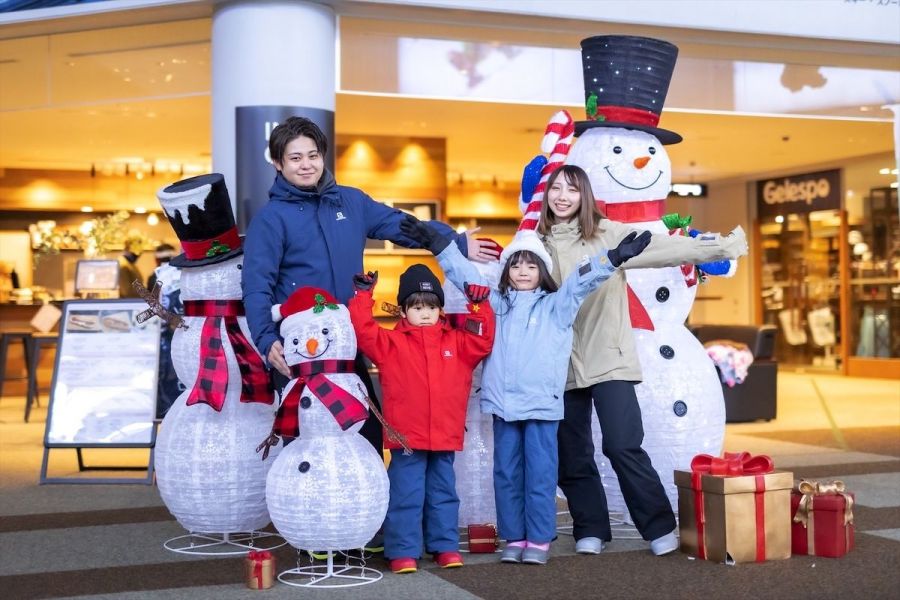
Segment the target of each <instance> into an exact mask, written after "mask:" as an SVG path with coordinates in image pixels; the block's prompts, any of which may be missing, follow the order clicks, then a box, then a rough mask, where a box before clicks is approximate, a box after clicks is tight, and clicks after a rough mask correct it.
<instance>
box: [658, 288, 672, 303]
mask: <svg viewBox="0 0 900 600" xmlns="http://www.w3.org/2000/svg"><path fill="white" fill-rule="evenodd" d="M668 299H669V288H667V287H666V286H662V287H661V288H659V289H658V290H656V300H657V301H658V302H665V301H666V300H668Z"/></svg>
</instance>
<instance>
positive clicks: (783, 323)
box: [760, 210, 843, 370]
mask: <svg viewBox="0 0 900 600" xmlns="http://www.w3.org/2000/svg"><path fill="white" fill-rule="evenodd" d="M840 230H841V213H840V211H839V210H823V211H814V212H809V213H803V214H787V215H777V216H774V217H769V218H767V219H766V220H765V221H761V222H760V234H761V240H762V248H763V257H762V260H763V269H762V299H763V322H764V323H769V324H773V325H775V326H776V327H778V328H779V335H778V336H777V337H776V356H777V357H778V360H779V362H781V363H784V364H786V365H798V366H800V365H802V366H812V367H821V368H823V369H828V370H838V369H839V368H840V367H841V354H842V352H841V350H842V347H841V344H842V343H843V340H841V337H840V315H841V307H840V303H841V297H840V256H839V253H840Z"/></svg>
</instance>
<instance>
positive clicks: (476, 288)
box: [463, 281, 491, 304]
mask: <svg viewBox="0 0 900 600" xmlns="http://www.w3.org/2000/svg"><path fill="white" fill-rule="evenodd" d="M463 289H464V290H465V292H466V298H468V299H469V302H471V303H472V304H481V303H482V302H484V301H485V300H487V298H488V296H490V295H491V288H489V287H488V286H486V285H478V284H477V283H469V282H468V281H466V282H463Z"/></svg>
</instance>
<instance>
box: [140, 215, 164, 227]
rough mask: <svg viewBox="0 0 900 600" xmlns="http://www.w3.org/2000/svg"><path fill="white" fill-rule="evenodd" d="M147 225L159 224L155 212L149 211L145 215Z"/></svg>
mask: <svg viewBox="0 0 900 600" xmlns="http://www.w3.org/2000/svg"><path fill="white" fill-rule="evenodd" d="M135 212H137V211H135ZM147 225H150V226H151V227H154V226H156V225H159V217H157V216H156V213H150V214H149V215H147Z"/></svg>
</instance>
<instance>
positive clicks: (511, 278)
mask: <svg viewBox="0 0 900 600" xmlns="http://www.w3.org/2000/svg"><path fill="white" fill-rule="evenodd" d="M400 228H401V231H402V232H403V233H404V235H406V236H407V237H410V238H412V239H415V240H417V241H419V242H420V243H421V244H422V245H423V246H425V247H427V248H428V249H429V250H431V251H432V252H433V253H434V254H435V256H437V259H438V262H439V263H440V265H441V268H443V270H444V273H445V275H446V276H447V279H449V280H450V281H451V282H453V284H454V285H456V286H457V287H459V288H460V289H465V286H466V284H469V283H478V284H481V285H485V284H486V282H485V280H484V278H483V277H482V275H481V274H480V273H479V272H478V270H477V269H476V268H475V267H474V266H473V265H472V264H471V263H470V262H469V261H468V260H467V259H466V258H464V257H463V256H462V254H461V253H460V252H459V250H458V249H457V248H456V247H455V245H453V244H451V243H450V239H449V238H444V237H442V236H440V235H439V234H436V233H435V232H434V231H433V230H432V229H430V228H428V227H427V226H425V225H424V224H422V223H420V222H419V221H417V220H415V219H414V218H412V217H408V218H407V220H406V221H404V222H402V223H401V225H400ZM649 239H650V235H649V233H646V234H642V235H641V236H637V235H636V234H632V235H630V236H629V237H628V238H626V239H625V240H623V241H622V243H621V244H620V245H619V246H618V247H617V248H615V249H613V250H609V251H608V252H601V253H600V254H598V255H596V256H591V257H588V256H585V257H584V261H583V263H582V264H581V265H580V266H579V268H578V269H576V270H575V271H574V272H573V273H572V274H571V275H570V276H569V277H568V278H567V279H566V280H565V281H563V283H562V286H561V287H560V288H559V289H557V287H556V284H555V283H554V281H553V278H552V277H551V275H550V273H551V272H552V270H553V264H552V260H551V258H550V255H549V254H548V253H547V251H546V250H545V249H544V245H543V243H542V242H541V240H540V239H539V238H538V236H537V234H535V232H534V231H531V230H521V231H519V232H518V233H517V234H516V237H515V238H514V239H513V241H512V243H511V244H510V245H509V246H508V247H507V248H506V249H505V250H504V251H503V253H502V254H501V255H500V263H501V267H502V271H501V274H500V282H499V285H498V288H499V289H497V290H492V291H491V293H490V303H491V308H493V309H494V313H495V314H496V331H495V335H494V349H493V351H492V352H491V354H490V355H489V356H488V357H487V358H486V359H485V363H484V372H483V376H482V382H481V410H482V412H484V413H488V414H492V415H494V495H495V500H496V504H497V521H498V526H499V535H500V537H502V538H504V539H506V540H508V543H507V545H506V548H505V549H504V550H503V554H502V555H501V560H502V561H503V562H512V563H519V562H525V563H531V564H545V563H546V562H547V559H548V557H549V554H550V541H551V540H552V539H553V538H554V537H555V535H556V480H557V476H558V473H557V471H558V453H557V442H556V430H557V427H558V425H559V421H560V420H562V418H563V392H564V388H565V384H566V372H567V369H568V364H569V355H570V353H571V350H572V335H573V330H572V324H573V323H574V321H575V316H576V314H577V313H578V309H579V307H580V306H581V303H582V301H584V299H585V298H586V297H587V296H588V295H589V294H590V293H591V292H593V291H594V290H595V289H596V288H597V286H599V285H600V284H601V283H602V282H603V281H605V280H606V279H608V278H609V276H610V275H611V274H612V273H613V272H614V270H615V268H616V267H617V266H619V265H620V264H621V263H622V262H623V261H625V260H627V259H628V258H630V257H632V256H636V255H637V254H640V252H641V251H642V250H643V249H644V248H645V247H646V246H647V244H648V243H649Z"/></svg>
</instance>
